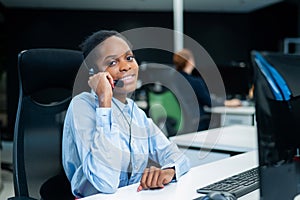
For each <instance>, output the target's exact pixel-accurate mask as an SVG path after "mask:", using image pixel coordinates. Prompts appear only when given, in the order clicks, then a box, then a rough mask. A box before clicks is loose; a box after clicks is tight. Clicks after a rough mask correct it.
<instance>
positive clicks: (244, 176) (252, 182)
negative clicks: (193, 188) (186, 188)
mask: <svg viewBox="0 0 300 200" xmlns="http://www.w3.org/2000/svg"><path fill="white" fill-rule="evenodd" d="M258 188H259V173H258V167H255V168H252V169H249V170H247V171H244V172H241V173H239V174H236V175H234V176H231V177H228V178H226V179H223V180H221V181H218V182H215V183H213V184H210V185H207V186H205V187H203V188H199V189H197V192H198V193H202V194H208V193H210V192H214V191H219V192H220V191H221V192H229V193H231V194H233V195H235V196H236V197H237V198H239V197H241V196H243V195H245V194H248V193H250V192H252V191H254V190H256V189H258Z"/></svg>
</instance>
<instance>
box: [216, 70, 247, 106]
mask: <svg viewBox="0 0 300 200" xmlns="http://www.w3.org/2000/svg"><path fill="white" fill-rule="evenodd" d="M218 69H219V71H220V74H221V77H222V79H223V83H224V87H225V91H226V96H227V98H228V99H232V98H238V99H241V100H245V99H246V98H247V95H248V93H249V89H250V87H251V80H252V72H251V69H250V67H249V66H246V65H245V66H219V67H218Z"/></svg>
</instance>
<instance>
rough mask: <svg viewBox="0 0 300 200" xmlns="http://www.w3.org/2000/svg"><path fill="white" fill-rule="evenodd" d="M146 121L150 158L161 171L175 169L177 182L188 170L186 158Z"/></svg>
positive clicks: (156, 128)
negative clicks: (147, 124) (156, 163)
mask: <svg viewBox="0 0 300 200" xmlns="http://www.w3.org/2000/svg"><path fill="white" fill-rule="evenodd" d="M148 121H149V131H150V133H149V134H150V137H149V147H150V158H151V159H153V160H154V161H156V162H158V163H159V164H160V165H161V166H162V167H161V168H162V169H165V168H170V167H175V175H176V180H178V179H179V178H180V177H181V176H182V175H183V174H185V173H186V172H187V171H189V169H190V164H189V160H188V158H187V157H186V156H185V155H184V154H183V152H181V151H180V150H179V149H178V147H177V145H176V144H175V143H172V142H170V141H169V140H168V138H167V137H166V136H165V135H164V134H163V133H162V132H161V130H160V129H159V128H158V127H157V126H156V125H155V124H154V122H153V121H152V120H151V119H148Z"/></svg>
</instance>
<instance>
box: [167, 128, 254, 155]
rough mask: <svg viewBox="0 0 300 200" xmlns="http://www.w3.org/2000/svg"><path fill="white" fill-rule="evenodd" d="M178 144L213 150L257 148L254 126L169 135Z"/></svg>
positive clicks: (237, 151) (239, 151)
mask: <svg viewBox="0 0 300 200" xmlns="http://www.w3.org/2000/svg"><path fill="white" fill-rule="evenodd" d="M170 140H171V141H173V142H174V143H176V144H177V145H178V146H182V147H186V148H201V149H206V150H208V151H209V150H215V151H218V150H219V151H225V152H226V151H228V152H229V153H230V152H233V153H234V152H236V153H241V152H247V151H252V150H254V149H257V147H258V144H257V134H256V127H255V126H247V125H232V126H226V127H221V128H215V129H210V130H207V131H200V132H196V133H188V134H183V135H179V136H174V137H170Z"/></svg>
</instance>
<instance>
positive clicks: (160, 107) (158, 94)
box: [147, 84, 184, 137]
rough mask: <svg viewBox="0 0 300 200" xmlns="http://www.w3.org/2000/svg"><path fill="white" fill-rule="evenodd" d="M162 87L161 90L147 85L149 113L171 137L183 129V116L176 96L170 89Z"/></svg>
mask: <svg viewBox="0 0 300 200" xmlns="http://www.w3.org/2000/svg"><path fill="white" fill-rule="evenodd" d="M154 85H155V84H154ZM154 87H155V86H154ZM160 87H161V88H162V89H161V90H160V91H155V90H153V89H151V88H152V87H151V86H149V87H147V100H148V106H149V115H150V117H151V118H152V120H153V121H154V122H155V123H156V124H157V125H158V126H159V127H160V128H161V129H162V131H163V132H164V133H165V135H166V136H167V137H171V136H174V135H176V134H177V133H178V132H179V131H180V130H181V129H182V125H183V124H184V121H183V116H182V113H181V108H180V105H179V102H178V100H177V98H176V96H175V95H174V94H173V93H172V92H171V91H170V90H169V89H167V88H165V87H163V86H160Z"/></svg>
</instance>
